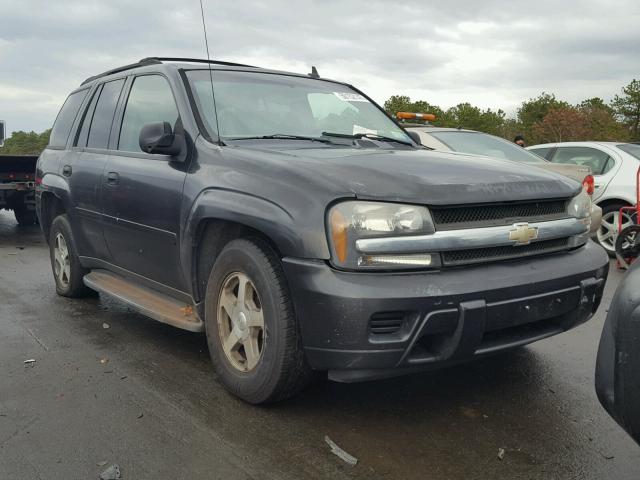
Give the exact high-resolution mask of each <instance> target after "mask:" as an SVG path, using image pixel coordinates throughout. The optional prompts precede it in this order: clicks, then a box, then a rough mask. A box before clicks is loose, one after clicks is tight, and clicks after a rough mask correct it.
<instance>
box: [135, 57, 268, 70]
mask: <svg viewBox="0 0 640 480" xmlns="http://www.w3.org/2000/svg"><path fill="white" fill-rule="evenodd" d="M146 61H149V62H152V61H156V62H158V63H163V62H193V63H209V64H212V65H226V66H228V67H250V68H259V67H256V66H254V65H245V64H244V63H233V62H223V61H222V60H207V59H203V58H184V57H147V58H143V59H142V60H140V62H146Z"/></svg>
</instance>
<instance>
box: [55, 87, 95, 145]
mask: <svg viewBox="0 0 640 480" xmlns="http://www.w3.org/2000/svg"><path fill="white" fill-rule="evenodd" d="M88 91H89V90H88V89H85V90H81V91H79V92H76V93H72V94H71V95H69V97H68V98H67V100H66V101H65V102H64V105H62V108H61V109H60V113H58V117H57V118H56V121H55V123H54V124H53V129H52V130H51V137H50V138H49V145H50V146H52V147H64V146H65V145H66V144H67V138H69V133H70V132H71V127H72V126H73V121H74V120H75V119H76V115H77V114H78V110H80V105H81V104H82V101H83V100H84V97H86V96H87V92H88Z"/></svg>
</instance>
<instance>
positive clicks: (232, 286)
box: [205, 239, 310, 404]
mask: <svg viewBox="0 0 640 480" xmlns="http://www.w3.org/2000/svg"><path fill="white" fill-rule="evenodd" d="M205 325H206V330H207V341H208V344H209V352H210V354H211V359H212V360H213V363H214V366H215V369H216V372H217V374H218V377H219V378H220V381H221V382H222V383H223V384H224V386H225V387H226V388H227V389H228V390H229V391H230V392H231V393H233V394H234V395H236V396H238V397H240V398H242V399H243V400H245V401H247V402H249V403H254V404H259V403H266V402H274V401H277V400H282V399H285V398H288V397H290V396H292V395H294V394H295V393H297V392H298V391H299V390H300V389H302V388H303V387H304V386H305V384H306V383H307V381H308V378H309V376H310V375H309V373H310V369H309V367H308V365H307V363H306V360H305V358H304V352H303V349H302V342H301V339H300V334H299V331H298V326H297V321H296V317H295V313H294V310H293V304H292V302H291V298H290V296H289V289H288V286H287V283H286V279H285V276H284V271H283V270H282V265H281V263H280V259H279V258H278V256H277V255H276V253H275V252H274V251H273V249H272V248H270V247H269V245H268V244H266V243H265V242H263V241H261V240H258V239H251V240H248V239H239V240H233V241H232V242H230V243H229V244H228V245H227V246H226V247H225V248H224V249H223V250H222V252H220V254H219V256H218V258H217V260H216V262H215V264H214V266H213V269H212V270H211V274H210V275H209V280H208V283H207V292H206V298H205Z"/></svg>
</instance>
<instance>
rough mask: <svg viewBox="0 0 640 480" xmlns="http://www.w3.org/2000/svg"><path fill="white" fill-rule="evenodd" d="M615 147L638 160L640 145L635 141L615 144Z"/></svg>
mask: <svg viewBox="0 0 640 480" xmlns="http://www.w3.org/2000/svg"><path fill="white" fill-rule="evenodd" d="M617 147H618V148H619V149H620V150H622V151H624V152H627V153H628V154H629V155H633V156H634V157H636V158H637V159H638V160H640V145H638V144H637V143H622V144H620V145H617Z"/></svg>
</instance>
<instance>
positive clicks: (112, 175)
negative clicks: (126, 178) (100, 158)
mask: <svg viewBox="0 0 640 480" xmlns="http://www.w3.org/2000/svg"><path fill="white" fill-rule="evenodd" d="M118 183H120V175H118V174H117V173H116V172H109V173H107V185H118Z"/></svg>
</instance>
